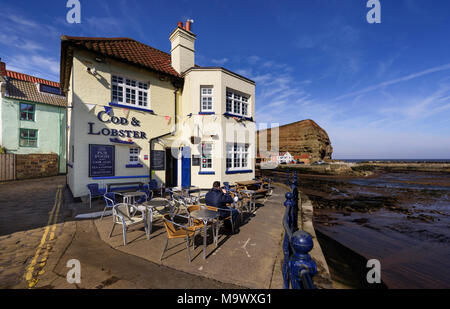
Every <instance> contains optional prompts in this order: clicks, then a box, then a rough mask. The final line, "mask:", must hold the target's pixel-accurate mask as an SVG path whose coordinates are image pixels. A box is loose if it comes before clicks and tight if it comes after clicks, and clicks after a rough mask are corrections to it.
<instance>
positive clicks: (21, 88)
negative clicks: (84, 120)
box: [0, 61, 67, 173]
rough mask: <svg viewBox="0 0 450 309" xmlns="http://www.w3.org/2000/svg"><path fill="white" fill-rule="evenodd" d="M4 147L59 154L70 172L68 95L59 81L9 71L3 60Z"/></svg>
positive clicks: (0, 141)
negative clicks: (67, 147) (67, 159)
mask: <svg viewBox="0 0 450 309" xmlns="http://www.w3.org/2000/svg"><path fill="white" fill-rule="evenodd" d="M0 90H1V92H0V146H2V147H3V148H5V149H6V151H7V152H9V153H14V154H43V153H56V154H57V155H58V156H59V172H60V173H66V108H67V104H66V97H65V96H64V95H62V94H61V91H60V89H59V83H57V82H52V81H48V80H45V79H42V78H37V77H34V76H30V75H26V74H22V73H17V72H13V71H9V70H7V69H6V64H5V63H4V62H1V61H0Z"/></svg>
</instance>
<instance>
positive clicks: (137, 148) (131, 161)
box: [128, 147, 141, 165]
mask: <svg viewBox="0 0 450 309" xmlns="http://www.w3.org/2000/svg"><path fill="white" fill-rule="evenodd" d="M132 150H133V151H135V150H137V153H136V152H134V153H132V152H131V151H132ZM140 157H141V148H139V147H130V148H129V149H128V164H129V165H138V164H140V162H139V159H140ZM132 158H135V159H136V160H132Z"/></svg>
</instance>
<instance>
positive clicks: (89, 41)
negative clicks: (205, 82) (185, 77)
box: [61, 36, 180, 77]
mask: <svg viewBox="0 0 450 309" xmlns="http://www.w3.org/2000/svg"><path fill="white" fill-rule="evenodd" d="M61 39H62V41H63V42H68V43H69V44H71V45H73V46H76V47H80V48H84V49H87V50H91V51H93V52H97V53H100V54H102V55H105V56H109V57H111V58H116V59H119V60H122V61H127V62H130V63H133V64H137V65H140V66H143V67H146V68H149V69H152V70H155V71H158V72H161V73H165V74H168V75H171V76H175V77H180V74H178V72H177V71H175V69H174V68H173V67H172V65H171V62H172V59H171V56H170V54H168V53H165V52H163V51H160V50H158V49H156V48H153V47H151V46H148V45H145V44H143V43H140V42H138V41H135V40H133V39H129V38H90V37H73V36H62V37H61Z"/></svg>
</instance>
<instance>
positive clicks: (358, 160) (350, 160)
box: [336, 159, 450, 163]
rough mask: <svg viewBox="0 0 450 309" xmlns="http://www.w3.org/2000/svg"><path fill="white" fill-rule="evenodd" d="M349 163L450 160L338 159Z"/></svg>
mask: <svg viewBox="0 0 450 309" xmlns="http://www.w3.org/2000/svg"><path fill="white" fill-rule="evenodd" d="M336 160H339V161H344V162H348V163H362V162H394V163H450V159H336Z"/></svg>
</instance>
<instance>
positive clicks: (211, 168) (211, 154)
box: [200, 142, 214, 172]
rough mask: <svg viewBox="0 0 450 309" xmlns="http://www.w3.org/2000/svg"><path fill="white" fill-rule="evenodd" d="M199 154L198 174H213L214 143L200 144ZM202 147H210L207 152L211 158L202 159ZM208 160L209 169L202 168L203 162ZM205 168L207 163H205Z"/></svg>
mask: <svg viewBox="0 0 450 309" xmlns="http://www.w3.org/2000/svg"><path fill="white" fill-rule="evenodd" d="M200 144H201V152H200V172H213V171H214V143H213V142H201V143H200ZM203 145H211V149H210V150H209V152H210V156H211V158H204V157H203V155H204V149H205V147H203ZM204 159H205V160H210V161H211V162H210V164H211V166H210V167H203V160H204ZM206 164H207V166H208V165H209V163H208V162H207V163H206Z"/></svg>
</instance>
